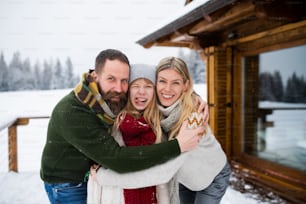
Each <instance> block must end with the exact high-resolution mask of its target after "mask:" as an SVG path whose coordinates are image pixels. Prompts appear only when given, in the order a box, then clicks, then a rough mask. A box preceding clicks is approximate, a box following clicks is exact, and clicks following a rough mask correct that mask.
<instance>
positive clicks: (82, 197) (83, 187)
mask: <svg viewBox="0 0 306 204" xmlns="http://www.w3.org/2000/svg"><path fill="white" fill-rule="evenodd" d="M45 190H46V192H47V194H48V198H49V200H50V203H51V204H86V201H87V183H55V184H51V183H46V182H45Z"/></svg>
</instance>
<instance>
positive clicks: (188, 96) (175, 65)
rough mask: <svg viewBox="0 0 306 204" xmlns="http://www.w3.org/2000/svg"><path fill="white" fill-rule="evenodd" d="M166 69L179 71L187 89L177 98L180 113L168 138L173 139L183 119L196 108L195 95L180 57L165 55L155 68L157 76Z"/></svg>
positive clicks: (190, 79) (189, 77)
mask: <svg viewBox="0 0 306 204" xmlns="http://www.w3.org/2000/svg"><path fill="white" fill-rule="evenodd" d="M166 69H173V70H175V71H176V72H177V73H179V74H180V75H181V76H182V78H183V83H184V84H186V83H188V86H187V89H186V90H185V91H183V93H182V95H181V96H180V98H179V99H178V100H180V106H181V107H180V110H181V113H180V117H179V120H178V122H177V123H175V125H174V126H173V128H172V130H171V132H170V135H169V139H173V138H175V137H176V135H177V134H178V132H179V130H180V127H181V125H182V123H183V122H184V120H186V119H188V117H189V116H190V114H191V113H192V112H194V111H196V110H197V107H196V105H197V104H196V103H195V98H194V97H195V96H194V94H193V81H192V78H191V76H190V73H189V71H188V68H187V65H186V63H185V62H184V61H183V60H182V59H180V58H177V57H166V58H163V59H162V60H161V61H160V62H159V64H158V65H157V70H156V73H157V76H158V73H159V72H161V71H163V70H166Z"/></svg>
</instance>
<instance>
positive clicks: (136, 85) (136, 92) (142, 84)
mask: <svg viewBox="0 0 306 204" xmlns="http://www.w3.org/2000/svg"><path fill="white" fill-rule="evenodd" d="M153 96H154V85H153V84H152V83H151V82H149V81H147V80H144V79H136V80H135V81H133V83H132V84H131V85H130V100H131V102H132V105H133V106H134V107H135V109H136V110H138V111H142V110H144V109H145V108H146V107H147V106H148V105H149V104H150V102H151V101H152V99H153Z"/></svg>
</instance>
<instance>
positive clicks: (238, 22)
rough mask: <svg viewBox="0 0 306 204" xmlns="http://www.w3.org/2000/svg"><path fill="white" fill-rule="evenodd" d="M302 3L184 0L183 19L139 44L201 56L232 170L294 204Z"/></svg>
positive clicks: (303, 143)
mask: <svg viewBox="0 0 306 204" xmlns="http://www.w3.org/2000/svg"><path fill="white" fill-rule="evenodd" d="M305 4H306V2H305V1H304V0H277V1H276V0H226V1H225V0H209V1H207V0H206V1H201V0H197V1H186V5H185V7H184V9H183V10H182V13H181V14H179V15H178V16H175V17H174V18H173V20H172V21H171V20H170V22H169V23H168V24H165V25H161V26H160V28H159V29H157V30H154V31H152V32H151V33H148V34H147V35H145V36H144V37H143V38H142V39H140V40H138V41H137V43H138V44H140V45H141V46H143V47H145V48H150V47H152V46H168V47H185V48H190V49H193V50H196V51H198V52H199V53H200V55H201V58H202V59H203V60H204V61H205V63H206V82H207V96H208V99H207V100H208V104H209V107H210V108H209V112H210V122H209V124H210V126H211V128H212V129H213V131H214V133H215V135H216V137H217V139H218V140H219V141H220V143H221V144H222V147H223V149H224V150H225V152H226V154H227V156H228V159H229V160H230V161H231V165H232V169H233V170H238V171H239V172H240V173H241V175H244V178H245V179H246V180H248V181H251V182H253V183H256V185H261V186H264V187H265V188H267V189H268V190H271V191H273V192H275V193H277V194H278V195H280V196H281V197H282V198H284V199H286V200H288V201H289V202H292V203H305V202H306V119H305V117H306V112H305V111H306V108H305V107H306V105H305V104H306V100H305V98H306V96H305V93H306V89H305V81H306V62H305V59H304V58H306V5H305ZM173 13H175V12H173ZM297 61H298V62H300V63H296V62H297ZM280 76H281V77H280ZM277 79H278V81H279V80H280V79H281V80H282V83H278V85H277V86H276V85H275V83H272V82H275V81H277ZM298 79H299V81H300V82H301V83H295V85H294V86H293V85H292V86H291V85H290V84H292V83H293V82H292V81H298ZM273 84H274V85H273ZM271 86H272V88H271ZM293 87H295V88H293ZM279 90H281V91H280V92H281V93H280V94H281V95H280V97H279V96H277V94H278V92H279ZM296 90H300V92H301V93H297V92H298V91H296ZM302 90H304V93H302V92H303V91H302ZM303 94H304V95H303ZM297 96H301V97H300V99H298V100H293V99H289V98H290V97H291V98H294V97H295V98H297Z"/></svg>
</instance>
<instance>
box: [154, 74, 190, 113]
mask: <svg viewBox="0 0 306 204" xmlns="http://www.w3.org/2000/svg"><path fill="white" fill-rule="evenodd" d="M156 82H157V84H156V92H157V96H158V99H159V102H160V103H161V105H162V106H165V107H168V106H171V105H172V104H174V103H175V102H176V101H177V100H178V99H179V98H180V96H181V95H182V93H183V92H184V91H186V90H187V87H188V81H186V83H184V81H183V77H182V76H181V75H180V74H179V73H178V72H177V71H175V70H174V69H165V70H162V71H160V72H158V74H157V81H156Z"/></svg>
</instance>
